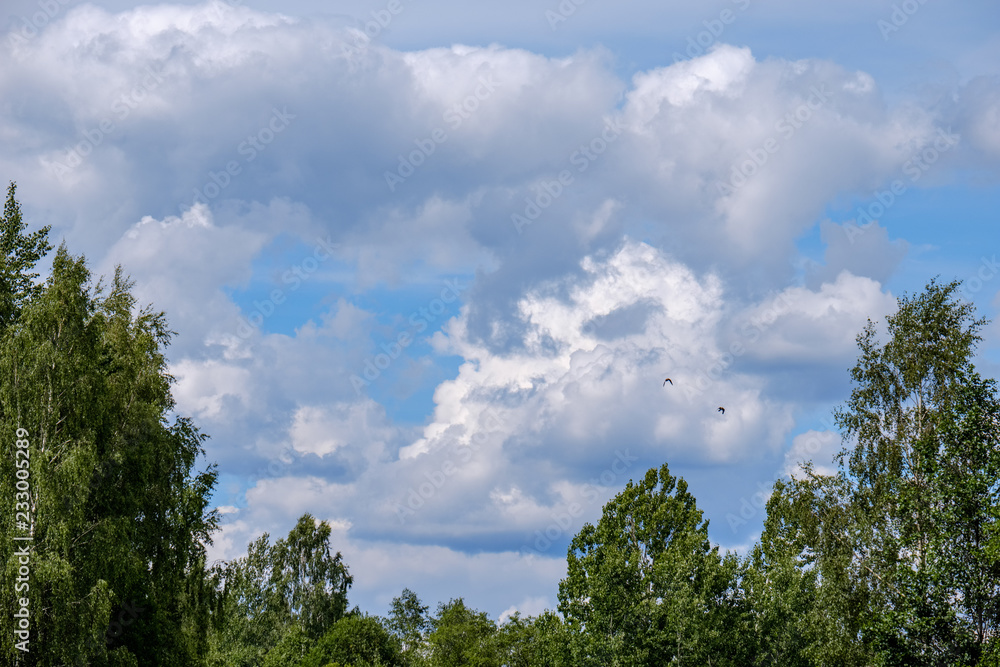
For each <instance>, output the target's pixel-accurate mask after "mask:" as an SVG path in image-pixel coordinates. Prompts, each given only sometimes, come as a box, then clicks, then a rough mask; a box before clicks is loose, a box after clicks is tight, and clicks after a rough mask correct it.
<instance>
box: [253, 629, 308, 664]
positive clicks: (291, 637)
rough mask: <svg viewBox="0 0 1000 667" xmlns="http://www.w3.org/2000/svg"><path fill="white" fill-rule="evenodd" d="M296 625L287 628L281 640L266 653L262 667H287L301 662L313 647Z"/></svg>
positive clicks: (303, 631) (304, 633) (304, 632)
mask: <svg viewBox="0 0 1000 667" xmlns="http://www.w3.org/2000/svg"><path fill="white" fill-rule="evenodd" d="M315 643H316V642H315V641H313V640H312V639H311V638H310V637H309V635H307V634H306V631H305V630H303V629H302V626H301V625H299V624H298V623H293V624H291V625H290V626H288V629H287V630H286V631H285V634H284V636H283V637H282V638H281V640H280V641H279V642H278V643H277V644H276V645H275V646H274V648H272V649H271V650H270V651H268V652H267V655H266V656H265V657H264V662H263V667H289V665H294V664H296V663H298V662H299V661H300V660H302V659H303V658H304V657H305V656H306V654H307V653H309V651H310V650H311V649H312V647H313V645H315Z"/></svg>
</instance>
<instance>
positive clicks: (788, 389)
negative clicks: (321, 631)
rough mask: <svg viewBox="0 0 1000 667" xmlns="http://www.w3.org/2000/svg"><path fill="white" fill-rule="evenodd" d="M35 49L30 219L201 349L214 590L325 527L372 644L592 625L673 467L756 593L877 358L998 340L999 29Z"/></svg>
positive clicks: (585, 15)
mask: <svg viewBox="0 0 1000 667" xmlns="http://www.w3.org/2000/svg"><path fill="white" fill-rule="evenodd" d="M0 9H2V15H0V20H3V21H4V23H3V24H2V25H3V27H4V30H5V32H4V33H3V34H2V35H0V100H2V102H0V180H2V181H4V183H5V184H6V182H8V181H16V182H17V193H18V198H19V200H20V201H21V203H22V208H23V212H24V216H25V219H26V221H27V222H28V224H29V227H30V228H31V229H36V228H38V227H40V226H42V225H51V226H52V232H51V239H52V240H53V241H54V242H55V243H56V244H58V243H60V242H65V243H66V244H67V247H68V248H69V250H70V251H71V252H72V253H74V254H82V255H84V256H86V258H87V262H88V266H89V267H90V268H91V270H92V271H93V272H94V274H95V276H100V275H109V274H111V273H112V272H113V271H114V267H115V266H116V265H121V266H122V267H123V268H124V270H125V272H126V273H127V274H129V275H130V276H131V277H132V279H133V280H134V281H135V288H134V291H135V294H136V296H137V297H138V299H139V302H140V303H141V304H152V305H153V306H154V307H155V308H156V309H159V310H163V311H165V312H166V314H167V318H168V321H169V323H170V325H171V328H172V329H173V330H175V331H176V332H177V334H176V336H175V337H174V339H173V342H172V345H171V346H170V348H169V349H168V351H167V354H168V359H169V363H170V367H169V368H170V373H171V374H172V375H173V376H174V377H175V383H174V385H173V391H174V396H175V399H176V403H177V405H176V412H177V414H179V415H184V416H188V417H191V418H192V419H193V420H194V422H195V423H196V424H197V425H198V426H199V427H200V428H201V430H202V431H203V432H205V433H206V434H208V435H209V436H210V439H209V440H208V441H207V442H206V443H205V449H206V455H205V458H204V459H203V460H202V461H201V463H200V465H201V466H202V467H204V466H205V465H208V464H209V463H216V464H217V465H218V471H219V475H220V476H219V483H218V485H217V487H216V490H215V494H214V496H213V499H212V504H213V507H217V508H218V509H219V511H220V513H221V516H222V528H221V530H220V531H219V532H218V533H216V535H215V537H214V541H213V543H212V544H211V545H210V546H209V557H210V560H213V561H216V560H231V559H233V558H237V557H239V556H240V555H242V554H244V553H245V551H246V547H247V544H248V543H249V542H250V541H251V540H253V539H255V538H256V537H258V536H259V535H261V534H263V533H265V532H267V533H269V534H270V535H271V538H272V539H276V538H278V537H283V536H285V535H286V534H287V533H288V531H289V530H290V529H291V528H292V526H293V525H294V524H295V522H296V520H297V518H298V517H299V516H301V515H302V514H303V513H306V512H309V513H311V514H312V515H313V516H314V517H315V518H316V519H317V520H324V521H327V522H328V523H329V524H330V525H331V527H332V529H333V532H332V536H331V545H332V547H333V549H335V550H337V551H340V552H341V553H342V554H343V557H344V560H345V562H346V563H347V565H348V568H349V570H350V572H351V574H352V576H353V577H354V585H353V587H352V589H351V591H350V595H349V597H350V601H351V604H352V605H358V606H359V607H360V608H361V609H363V610H364V611H367V612H369V613H373V614H386V613H387V612H388V609H389V605H390V603H391V600H392V598H393V597H395V596H398V595H399V594H400V593H401V591H402V590H403V589H404V588H410V589H411V590H413V591H415V592H416V593H417V594H418V595H419V596H420V598H421V600H422V601H423V602H424V603H425V604H429V605H430V606H431V607H432V608H433V607H434V606H436V604H437V603H439V602H444V601H447V600H449V599H452V598H457V597H460V596H461V597H463V598H464V599H465V601H466V603H467V604H469V605H471V606H473V607H475V608H477V609H480V610H482V611H486V612H487V613H488V614H489V615H490V617H491V618H493V619H499V618H506V617H508V616H509V615H510V614H511V613H513V611H515V610H518V611H520V612H522V613H523V614H537V613H539V612H541V611H542V610H544V609H555V608H556V606H557V603H558V601H557V592H558V583H559V580H560V579H561V578H562V577H563V576H564V575H565V568H566V550H567V548H568V545H569V543H570V540H571V539H572V537H573V536H574V535H575V534H576V533H577V532H578V531H579V530H580V528H581V527H582V526H583V525H584V524H585V523H586V522H596V521H597V520H598V519H599V518H600V515H601V507H602V506H603V504H604V503H605V502H607V500H609V499H610V498H612V497H613V496H614V495H615V494H616V493H618V492H619V491H621V489H622V488H624V486H625V484H626V483H627V482H628V481H629V480H630V479H639V478H641V477H642V476H643V475H644V474H645V472H646V470H648V469H649V468H653V467H659V466H661V465H663V464H664V463H667V464H668V465H669V467H670V471H671V473H672V474H675V475H679V476H682V477H684V479H685V480H687V482H688V483H689V486H690V489H691V491H692V493H693V494H694V495H695V497H696V498H697V501H698V505H699V507H700V508H701V509H702V510H703V511H704V513H705V518H706V519H707V520H709V536H710V538H711V540H712V542H713V543H714V544H717V545H718V546H719V547H720V550H722V551H726V550H732V551H736V552H737V553H745V552H746V550H747V549H748V548H749V547H750V546H751V545H752V544H753V543H754V542H755V541H756V540H757V539H758V538H759V535H760V531H761V527H762V521H763V516H764V515H763V509H762V506H763V501H764V499H765V498H766V497H767V493H768V492H769V490H770V488H771V485H772V483H773V481H774V480H775V479H777V478H781V477H782V476H786V475H788V474H791V473H793V472H794V471H795V470H796V469H797V468H798V466H799V464H800V462H802V461H804V460H812V461H813V462H814V463H815V465H816V467H817V469H818V470H820V471H827V472H832V471H833V470H834V469H835V463H834V455H835V454H836V453H837V452H838V451H839V450H840V449H841V447H842V446H843V444H844V443H842V441H841V436H840V434H839V432H838V430H837V427H836V425H835V424H834V422H833V421H832V419H831V415H832V413H833V410H834V409H835V408H836V407H837V406H838V405H841V404H842V403H843V402H844V401H846V399H847V398H848V397H849V396H850V391H851V386H852V385H851V381H850V376H849V369H850V368H851V367H852V366H853V365H854V363H855V360H856V357H857V347H856V343H855V337H856V335H857V334H858V333H859V332H860V331H861V329H862V328H863V327H864V326H865V323H866V322H867V321H868V320H869V319H871V320H872V321H874V322H878V323H883V322H884V317H885V315H887V314H890V313H891V312H893V310H894V308H895V306H896V303H897V299H898V298H899V297H901V296H903V295H905V294H915V293H918V292H920V291H921V290H922V289H923V288H924V286H925V285H926V284H927V283H928V282H929V281H930V280H932V279H934V278H935V277H937V278H938V279H939V280H942V281H949V280H952V279H959V280H963V281H964V283H963V290H962V295H963V298H964V299H966V300H968V301H970V302H971V303H973V304H974V305H975V307H976V309H977V312H978V313H979V314H980V315H982V316H984V317H987V318H990V319H991V320H997V317H998V310H1000V279H998V276H1000V264H998V260H997V254H998V251H1000V248H998V245H1000V242H998V241H1000V234H998V230H997V225H996V222H997V218H996V215H997V214H996V212H997V211H998V210H1000V189H998V187H997V185H998V176H1000V71H998V63H1000V6H998V5H996V3H995V2H992V1H969V2H964V3H948V4H946V3H944V2H942V1H941V0H903V1H902V2H888V1H883V0H864V2H862V1H860V0H844V1H843V2H838V3H802V2H792V1H791V0H717V1H715V2H693V1H690V0H685V1H669V0H668V1H665V0H656V1H655V2H654V1H651V0H649V1H645V0H642V1H640V0H634V1H628V2H619V3H611V2H607V1H606V0H562V1H561V2H559V1H557V0H550V1H548V2H544V1H543V2H527V1H526V0H511V1H510V2H504V3H500V2H482V3H469V2H458V1H457V0H420V1H419V2H416V1H413V0H352V1H350V2H347V1H345V2H316V1H310V0H283V1H282V2H278V1H277V0H244V1H242V2H239V1H237V0H230V1H229V2H222V1H221V0H215V1H212V2H207V3H206V2H201V3H175V4H151V5H139V4H136V3H134V2H130V1H128V0H104V1H103V2H102V1H98V2H89V3H84V2H74V1H72V0H66V1H63V0H5V2H4V3H3V4H2V5H0ZM982 334H983V341H982V343H981V345H980V348H979V357H978V358H977V367H978V368H979V369H980V371H981V372H982V373H983V374H984V375H987V376H991V377H996V376H997V375H998V370H1000V324H997V323H995V322H994V323H993V324H991V325H989V326H988V327H986V328H985V329H984V330H983V332H982ZM666 377H670V378H671V379H672V381H673V384H672V385H669V384H668V385H666V386H664V385H663V383H664V379H665V378H666ZM720 406H722V407H725V413H724V414H723V413H721V412H719V411H718V409H717V408H718V407H720Z"/></svg>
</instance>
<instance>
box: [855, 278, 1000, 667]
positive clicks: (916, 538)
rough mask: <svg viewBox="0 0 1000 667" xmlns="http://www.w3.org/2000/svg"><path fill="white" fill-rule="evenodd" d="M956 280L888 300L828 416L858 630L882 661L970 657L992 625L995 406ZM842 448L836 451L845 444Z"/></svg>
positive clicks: (998, 474) (998, 440)
mask: <svg viewBox="0 0 1000 667" xmlns="http://www.w3.org/2000/svg"><path fill="white" fill-rule="evenodd" d="M958 286H959V283H957V282H951V283H948V284H945V285H940V284H937V283H936V282H934V281H932V282H931V283H930V284H929V285H928V286H927V288H926V290H925V291H924V292H923V293H922V294H920V295H917V296H914V297H904V298H902V299H900V301H899V310H898V311H897V312H896V313H895V314H893V315H890V316H889V317H888V318H887V321H888V335H889V339H888V341H886V343H885V344H884V345H880V344H879V342H878V340H877V332H876V329H875V326H874V325H873V324H872V323H871V322H869V324H868V326H867V327H866V328H865V330H864V332H863V333H862V334H861V335H859V337H858V346H859V348H860V349H861V355H860V358H859V360H858V363H857V365H856V366H855V367H854V369H853V370H852V372H851V375H852V378H853V379H854V382H855V385H856V386H855V388H854V390H853V391H852V393H851V398H850V400H849V401H848V403H847V405H846V407H845V408H843V409H841V410H839V411H838V413H837V419H838V423H839V424H840V425H841V427H842V428H843V429H844V432H845V434H846V435H847V436H848V438H849V439H853V441H854V443H855V444H854V448H853V451H851V452H850V453H848V452H844V453H843V454H842V457H843V458H842V459H841V460H842V462H843V460H844V458H846V459H847V464H846V466H845V467H846V470H844V471H843V473H842V477H843V480H844V484H845V494H844V499H845V502H846V503H847V505H848V506H849V508H850V511H849V514H850V517H851V525H850V529H851V530H850V532H849V534H850V535H851V540H852V541H851V550H852V562H853V563H854V569H855V572H854V574H855V576H856V578H857V580H858V582H859V586H862V587H864V588H865V589H867V590H868V592H869V597H868V604H867V610H866V614H867V619H868V620H867V622H866V627H865V629H864V636H865V641H866V643H868V644H869V645H870V646H871V647H872V649H873V651H874V653H875V655H876V656H877V657H878V659H879V660H880V661H882V662H883V663H884V664H900V663H906V664H912V665H924V664H926V665H937V664H962V663H964V664H974V663H975V662H976V660H977V657H978V655H979V654H980V653H981V652H982V646H983V643H984V642H985V640H986V638H987V636H988V635H989V634H990V632H995V631H996V630H997V629H1000V626H998V621H1000V617H998V614H997V612H998V608H997V600H998V593H1000V583H998V582H1000V569H998V567H997V562H996V559H995V558H991V557H989V556H988V554H987V552H986V551H985V547H986V546H987V543H988V535H989V534H990V532H991V531H992V530H994V529H995V528H994V526H995V524H996V516H995V513H994V511H993V508H994V507H995V506H996V501H997V495H996V493H997V487H998V482H1000V460H998V456H1000V448H998V444H1000V419H998V415H1000V409H998V405H997V400H996V390H995V385H994V383H993V382H992V381H985V380H983V379H982V378H980V377H979V375H978V374H977V373H976V372H975V369H974V367H973V365H972V362H971V360H972V357H973V354H974V350H975V345H976V343H977V342H978V341H979V340H980V336H979V334H978V331H979V329H980V328H981V327H982V326H983V325H984V324H985V321H984V320H975V319H973V315H972V306H971V305H969V304H963V303H960V302H958V301H957V300H956V299H955V295H956V293H957V290H958ZM848 454H849V455H848Z"/></svg>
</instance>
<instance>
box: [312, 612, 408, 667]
mask: <svg viewBox="0 0 1000 667" xmlns="http://www.w3.org/2000/svg"><path fill="white" fill-rule="evenodd" d="M330 663H335V664H340V665H353V666H355V667H402V666H403V665H404V664H405V663H404V661H403V656H402V651H401V650H400V645H399V640H398V639H397V638H396V637H395V636H394V635H393V634H392V633H390V632H389V631H388V630H387V629H386V628H385V626H383V625H382V623H381V622H380V621H379V619H378V618H377V617H375V616H363V615H361V614H351V615H350V616H345V617H344V618H342V619H340V620H339V621H337V622H336V623H335V624H334V625H333V627H332V628H330V629H329V631H328V632H327V633H326V634H325V635H323V637H322V638H320V640H319V641H318V642H317V643H316V645H315V646H314V647H313V648H312V650H310V651H309V653H308V654H307V655H306V656H305V658H303V659H302V660H301V661H299V662H298V663H297V665H296V667H326V666H327V665H329V664H330Z"/></svg>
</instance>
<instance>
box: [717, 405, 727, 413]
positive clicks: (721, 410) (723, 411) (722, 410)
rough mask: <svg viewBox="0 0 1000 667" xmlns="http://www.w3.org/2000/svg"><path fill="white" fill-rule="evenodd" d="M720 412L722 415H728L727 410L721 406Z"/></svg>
mask: <svg viewBox="0 0 1000 667" xmlns="http://www.w3.org/2000/svg"><path fill="white" fill-rule="evenodd" d="M719 412H721V413H722V414H726V409H725V408H724V407H722V406H721V405H720V406H719Z"/></svg>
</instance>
